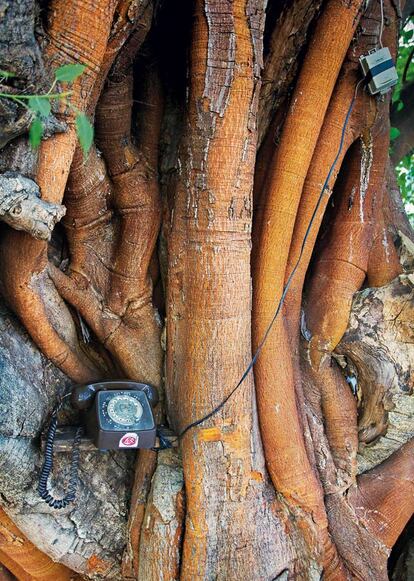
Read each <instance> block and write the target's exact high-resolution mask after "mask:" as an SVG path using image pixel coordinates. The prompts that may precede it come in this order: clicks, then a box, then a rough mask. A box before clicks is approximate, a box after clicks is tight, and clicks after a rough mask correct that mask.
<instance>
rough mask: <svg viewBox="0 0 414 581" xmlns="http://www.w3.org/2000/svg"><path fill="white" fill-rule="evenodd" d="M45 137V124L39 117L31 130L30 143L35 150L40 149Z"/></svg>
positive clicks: (33, 122)
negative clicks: (43, 136)
mask: <svg viewBox="0 0 414 581" xmlns="http://www.w3.org/2000/svg"><path fill="white" fill-rule="evenodd" d="M42 135H43V123H42V122H41V121H40V119H39V118H38V117H36V118H35V119H34V121H32V124H31V125H30V129H29V141H30V145H31V146H32V147H33V148H36V147H39V145H40V142H41V140H42Z"/></svg>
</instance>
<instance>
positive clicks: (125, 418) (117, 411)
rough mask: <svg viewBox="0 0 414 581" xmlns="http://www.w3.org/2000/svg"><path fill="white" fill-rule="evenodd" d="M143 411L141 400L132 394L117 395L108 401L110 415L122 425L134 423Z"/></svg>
mask: <svg viewBox="0 0 414 581" xmlns="http://www.w3.org/2000/svg"><path fill="white" fill-rule="evenodd" d="M143 412H144V409H143V407H142V405H141V404H140V403H139V401H138V400H136V399H135V398H134V397H132V396H130V395H116V396H115V397H114V398H112V399H111V400H110V401H109V403H108V415H109V417H110V418H111V420H113V421H114V422H116V423H117V424H121V425H122V426H132V425H134V424H135V423H136V422H137V421H138V420H139V419H140V418H141V416H142V414H143Z"/></svg>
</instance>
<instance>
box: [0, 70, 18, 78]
mask: <svg viewBox="0 0 414 581" xmlns="http://www.w3.org/2000/svg"><path fill="white" fill-rule="evenodd" d="M15 76H16V73H12V72H10V71H3V70H2V69H0V77H4V78H6V79H9V78H10V77H15Z"/></svg>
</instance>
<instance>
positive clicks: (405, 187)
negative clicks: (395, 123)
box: [390, 16, 414, 225]
mask: <svg viewBox="0 0 414 581" xmlns="http://www.w3.org/2000/svg"><path fill="white" fill-rule="evenodd" d="M396 66H397V72H398V85H397V86H396V88H395V90H394V94H393V97H392V102H393V103H394V105H395V106H396V107H397V111H401V110H402V109H404V107H409V106H412V104H410V103H404V102H403V101H402V99H401V90H402V88H403V86H404V85H405V84H407V83H410V82H414V17H413V16H412V17H410V18H409V19H408V21H407V22H406V25H405V26H404V28H403V29H402V31H401V34H400V39H399V50H398V58H397V63H396ZM399 135H400V131H399V130H398V129H397V128H396V127H391V132H390V139H391V143H392V141H394V140H395V139H397V137H398V136H399ZM395 170H396V174H397V179H398V185H399V186H400V190H401V196H402V199H403V201H404V205H405V211H406V212H407V215H408V217H409V218H410V221H411V223H412V224H413V225H414V155H413V154H410V155H406V156H405V157H404V158H403V159H402V160H401V161H400V162H399V163H398V165H397V166H396V168H395Z"/></svg>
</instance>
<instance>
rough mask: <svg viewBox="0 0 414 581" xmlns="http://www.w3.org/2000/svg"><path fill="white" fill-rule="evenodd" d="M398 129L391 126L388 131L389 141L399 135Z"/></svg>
mask: <svg viewBox="0 0 414 581" xmlns="http://www.w3.org/2000/svg"><path fill="white" fill-rule="evenodd" d="M400 133H401V132H400V130H399V129H398V128H397V127H391V131H390V139H391V141H394V140H395V139H397V137H398V136H399V135H400Z"/></svg>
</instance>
